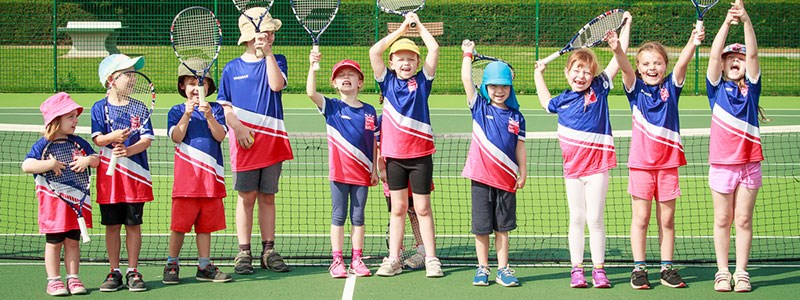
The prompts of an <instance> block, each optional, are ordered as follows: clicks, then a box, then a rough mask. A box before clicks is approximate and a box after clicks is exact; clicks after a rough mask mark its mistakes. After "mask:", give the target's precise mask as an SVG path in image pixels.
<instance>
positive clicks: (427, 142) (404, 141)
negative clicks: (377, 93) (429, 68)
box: [375, 68, 436, 159]
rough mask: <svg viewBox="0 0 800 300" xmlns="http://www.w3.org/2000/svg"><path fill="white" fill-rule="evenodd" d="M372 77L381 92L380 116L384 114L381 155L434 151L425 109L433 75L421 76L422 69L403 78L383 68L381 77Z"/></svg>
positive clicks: (413, 155) (401, 156)
mask: <svg viewBox="0 0 800 300" xmlns="http://www.w3.org/2000/svg"><path fill="white" fill-rule="evenodd" d="M375 79H376V80H377V81H378V85H379V86H380V88H381V92H382V93H383V97H384V102H383V116H385V117H386V118H384V124H383V132H382V135H383V141H382V142H383V144H382V146H381V155H383V157H391V158H397V159H408V158H417V157H423V156H428V155H431V154H433V153H434V152H436V148H435V147H434V145H433V129H432V127H431V116H430V109H429V108H428V97H429V96H430V94H431V85H432V84H433V77H429V76H427V75H425V71H424V69H423V71H420V72H417V74H416V75H414V76H413V77H411V78H409V79H405V80H403V79H400V78H398V77H397V73H395V71H392V70H389V69H388V68H387V69H386V72H385V73H384V76H383V77H382V78H375Z"/></svg>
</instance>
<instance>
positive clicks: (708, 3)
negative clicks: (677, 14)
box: [692, 0, 719, 20]
mask: <svg viewBox="0 0 800 300" xmlns="http://www.w3.org/2000/svg"><path fill="white" fill-rule="evenodd" d="M717 2H719V0H692V4H694V7H695V9H696V10H697V19H698V20H702V19H703V16H705V14H706V12H708V10H709V9H711V7H712V6H714V5H716V4H717Z"/></svg>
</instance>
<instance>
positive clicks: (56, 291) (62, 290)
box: [47, 279, 69, 296]
mask: <svg viewBox="0 0 800 300" xmlns="http://www.w3.org/2000/svg"><path fill="white" fill-rule="evenodd" d="M47 294H48V295H50V296H66V295H69V291H68V290H67V287H65V286H64V282H62V281H61V279H59V280H54V281H50V282H48V283H47Z"/></svg>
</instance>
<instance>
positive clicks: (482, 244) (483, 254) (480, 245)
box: [475, 234, 489, 267]
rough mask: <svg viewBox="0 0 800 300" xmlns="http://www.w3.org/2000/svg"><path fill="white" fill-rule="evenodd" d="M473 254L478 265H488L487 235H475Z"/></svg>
mask: <svg viewBox="0 0 800 300" xmlns="http://www.w3.org/2000/svg"><path fill="white" fill-rule="evenodd" d="M475 254H476V255H477V256H478V265H479V266H485V267H488V266H489V235H488V234H486V235H483V234H481V235H478V234H476V235H475Z"/></svg>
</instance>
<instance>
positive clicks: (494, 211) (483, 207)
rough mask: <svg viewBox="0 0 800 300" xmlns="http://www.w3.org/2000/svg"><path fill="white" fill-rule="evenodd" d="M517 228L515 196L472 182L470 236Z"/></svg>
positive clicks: (514, 194)
mask: <svg viewBox="0 0 800 300" xmlns="http://www.w3.org/2000/svg"><path fill="white" fill-rule="evenodd" d="M516 228H517V194H516V193H512V192H508V191H504V190H501V189H498V188H494V187H491V186H488V185H485V184H483V183H480V182H477V181H475V180H473V181H472V234H475V235H488V234H491V233H492V231H494V232H509V231H511V230H514V229H516Z"/></svg>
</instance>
